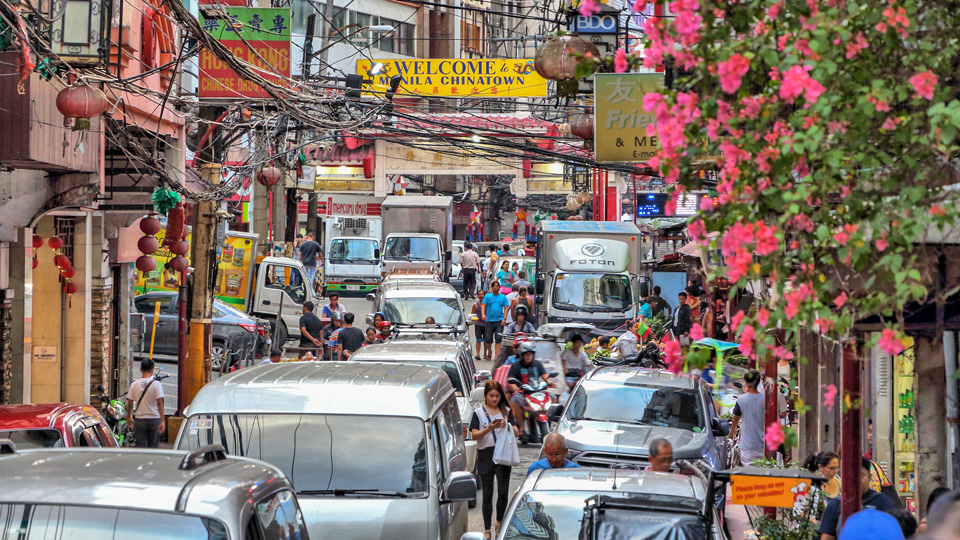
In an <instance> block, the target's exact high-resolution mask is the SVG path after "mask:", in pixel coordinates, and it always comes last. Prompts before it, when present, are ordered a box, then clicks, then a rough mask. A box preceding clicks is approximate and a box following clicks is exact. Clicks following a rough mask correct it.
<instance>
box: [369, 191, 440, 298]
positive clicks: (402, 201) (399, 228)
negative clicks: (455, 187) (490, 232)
mask: <svg viewBox="0 0 960 540" xmlns="http://www.w3.org/2000/svg"><path fill="white" fill-rule="evenodd" d="M380 209H381V213H382V217H383V234H384V237H383V249H382V250H381V256H382V268H381V273H382V274H384V275H386V274H389V273H391V272H393V271H395V270H406V269H415V268H429V269H431V271H434V272H436V273H437V274H438V275H439V276H440V277H441V278H442V279H443V280H444V281H449V280H450V274H451V271H452V269H453V263H452V256H453V254H452V252H451V250H452V249H453V197H443V196H427V195H402V196H390V197H387V198H386V199H384V201H383V204H382V205H381V206H380Z"/></svg>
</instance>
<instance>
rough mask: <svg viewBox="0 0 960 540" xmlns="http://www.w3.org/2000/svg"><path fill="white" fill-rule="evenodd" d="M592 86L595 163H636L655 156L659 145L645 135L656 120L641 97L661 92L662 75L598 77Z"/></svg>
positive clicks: (597, 75) (656, 141)
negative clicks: (644, 106)
mask: <svg viewBox="0 0 960 540" xmlns="http://www.w3.org/2000/svg"><path fill="white" fill-rule="evenodd" d="M594 77H595V79H594V84H593V92H594V107H595V110H596V113H595V115H594V123H595V125H594V133H596V150H595V151H596V157H597V162H598V163H638V162H645V161H647V160H649V159H650V158H652V157H653V156H654V155H656V153H657V150H659V148H660V141H659V140H658V138H657V136H656V135H648V134H647V126H648V125H656V117H655V116H654V115H653V114H652V113H648V112H646V111H645V110H643V96H645V95H646V94H648V93H651V92H658V91H659V90H660V89H661V88H663V74H662V73H598V74H596V75H595V76H594Z"/></svg>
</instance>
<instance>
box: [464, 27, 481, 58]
mask: <svg viewBox="0 0 960 540" xmlns="http://www.w3.org/2000/svg"><path fill="white" fill-rule="evenodd" d="M480 41H481V33H480V27H479V26H477V25H476V24H472V23H469V22H467V21H464V20H461V21H460V46H461V48H462V49H466V50H468V51H473V52H480Z"/></svg>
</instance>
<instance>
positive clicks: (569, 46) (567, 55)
mask: <svg viewBox="0 0 960 540" xmlns="http://www.w3.org/2000/svg"><path fill="white" fill-rule="evenodd" d="M574 53H577V54H586V53H590V55H591V56H592V57H593V58H600V49H598V48H597V46H596V45H594V44H593V43H591V42H589V41H587V40H585V39H583V38H582V37H580V36H578V35H576V34H564V35H562V36H550V37H548V38H547V41H546V42H544V43H543V44H542V45H540V47H538V48H537V52H536V54H535V55H534V58H533V66H534V69H536V70H537V73H538V74H540V76H541V77H543V78H544V79H550V80H554V81H564V80H570V79H573V78H574V77H576V68H577V59H576V58H575V57H574V56H573V55H574ZM590 75H593V74H592V73H590Z"/></svg>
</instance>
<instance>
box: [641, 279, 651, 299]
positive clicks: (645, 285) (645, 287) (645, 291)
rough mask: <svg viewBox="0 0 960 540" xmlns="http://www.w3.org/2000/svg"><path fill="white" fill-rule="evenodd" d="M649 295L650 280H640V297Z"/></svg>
mask: <svg viewBox="0 0 960 540" xmlns="http://www.w3.org/2000/svg"><path fill="white" fill-rule="evenodd" d="M648 296H650V282H649V281H641V282H640V298H646V297H648Z"/></svg>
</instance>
